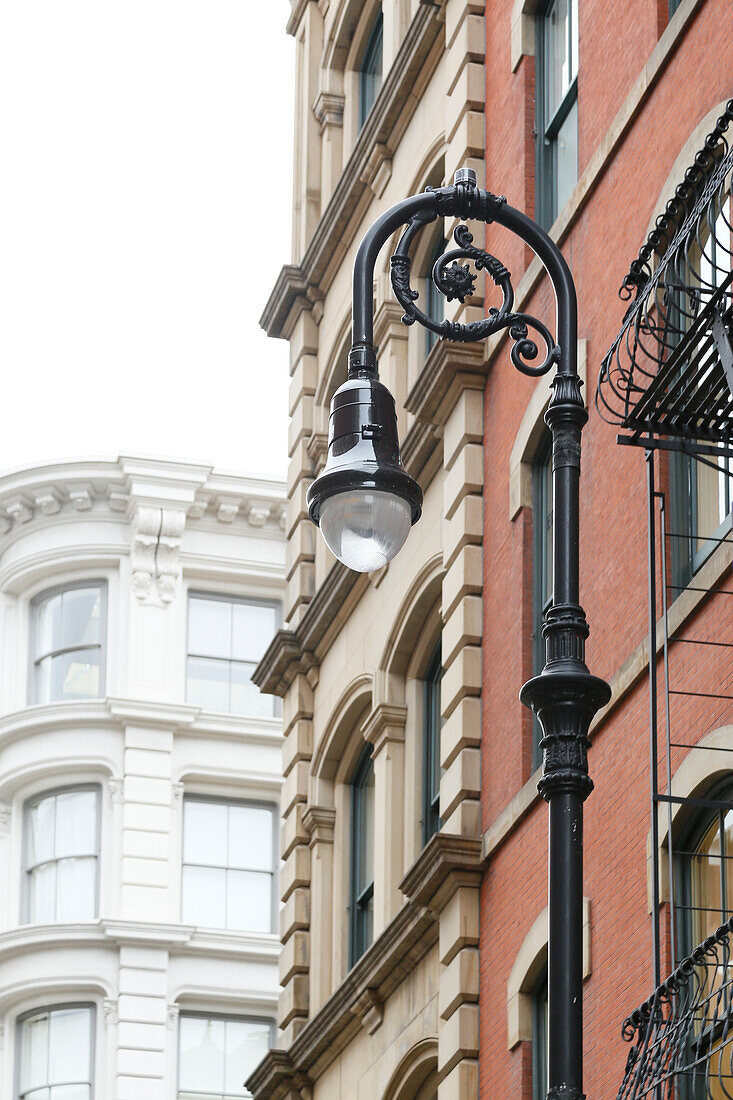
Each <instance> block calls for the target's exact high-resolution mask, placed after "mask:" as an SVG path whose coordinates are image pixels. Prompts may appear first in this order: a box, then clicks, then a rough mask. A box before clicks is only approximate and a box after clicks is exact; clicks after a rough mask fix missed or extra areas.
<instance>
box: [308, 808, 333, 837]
mask: <svg viewBox="0 0 733 1100" xmlns="http://www.w3.org/2000/svg"><path fill="white" fill-rule="evenodd" d="M335 824H336V811H335V810H332V809H330V808H329V807H327V806H309V807H308V808H307V810H306V811H305V812H304V814H303V828H304V829H305V831H306V832H307V833H308V835H309V837H310V838H311V843H313V842H314V841H315V842H317V843H325V844H333V831H334V826H335Z"/></svg>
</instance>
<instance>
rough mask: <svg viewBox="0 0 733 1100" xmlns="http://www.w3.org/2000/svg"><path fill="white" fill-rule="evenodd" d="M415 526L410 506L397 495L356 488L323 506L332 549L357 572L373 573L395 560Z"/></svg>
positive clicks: (322, 521)
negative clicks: (413, 525) (412, 527)
mask: <svg viewBox="0 0 733 1100" xmlns="http://www.w3.org/2000/svg"><path fill="white" fill-rule="evenodd" d="M411 526H412V509H411V507H410V505H409V503H408V502H407V501H406V500H404V499H403V498H402V497H400V496H397V495H396V494H394V493H386V492H381V491H379V490H376V489H352V490H350V491H347V492H342V493H335V494H334V495H333V496H332V497H328V498H327V499H326V500H324V501H323V504H322V505H321V515H320V528H321V533H322V535H323V537H324V539H325V540H326V544H327V546H328V548H329V550H330V551H331V552H332V553H333V554H335V556H336V557H337V558H338V560H339V561H340V562H343V564H344V565H346V566H348V568H349V569H353V570H355V571H356V572H357V573H373V572H374V570H375V569H381V567H382V566H383V565H386V564H387V562H388V561H391V560H392V558H393V557H394V556H395V554H396V553H398V551H399V550H401V549H402V547H403V546H404V544H405V540H406V538H407V536H408V535H409V533H410V527H411Z"/></svg>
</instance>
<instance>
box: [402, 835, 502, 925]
mask: <svg viewBox="0 0 733 1100" xmlns="http://www.w3.org/2000/svg"><path fill="white" fill-rule="evenodd" d="M481 849H482V843H481V838H480V837H469V836H459V835H453V834H451V833H440V832H439V833H436V834H435V836H433V837H431V839H430V840H429V841H428V843H427V844H426V845H425V847H424V848H423V850H422V852H421V853H420V855H419V856H418V858H417V859H416V861H415V862H414V863H413V865H412V867H411V868H410V870H409V871H408V872H407V874H406V875H405V877H404V878H403V879H402V882H401V883H400V890H401V891H402V893H403V894H405V896H406V897H408V898H409V899H410V902H411V903H413V904H418V905H421V906H424V907H425V908H427V909H430V910H432V911H433V912H435V913H440V912H441V910H442V909H443V907H444V906H445V903H446V902H447V901H448V899H449V898H450V897H451V896H452V895H453V894H454V893H455V891H456V890H457V889H458V887H459V886H475V887H478V886H479V884H480V882H481V876H482V874H483V865H482V850H481Z"/></svg>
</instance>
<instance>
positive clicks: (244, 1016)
mask: <svg viewBox="0 0 733 1100" xmlns="http://www.w3.org/2000/svg"><path fill="white" fill-rule="evenodd" d="M183 1019H194V1020H223V1021H224V1022H232V1023H235V1024H238V1023H253V1024H267V1025H268V1026H269V1029H270V1040H269V1046H268V1049H269V1050H272V1048H273V1046H274V1045H275V1021H274V1020H273V1019H272V1017H271V1016H258V1015H257V1014H256V1013H249V1012H202V1011H198V1010H194V1009H191V1010H186V1011H185V1012H179V1013H178V1029H177V1044H176V1045H177V1057H176V1100H178V1098H179V1097H180V1094H181V1020H183ZM242 1086H244V1082H242ZM211 1095H212V1097H213V1098H214V1100H219V1096H220V1095H224V1096H226V1093H223V1094H220V1093H215V1092H214V1093H212V1094H211ZM251 1095H252V1094H251V1093H250V1092H244V1093H242V1096H243V1097H246V1096H251Z"/></svg>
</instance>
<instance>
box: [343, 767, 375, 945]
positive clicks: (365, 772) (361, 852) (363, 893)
mask: <svg viewBox="0 0 733 1100" xmlns="http://www.w3.org/2000/svg"><path fill="white" fill-rule="evenodd" d="M349 908H350V911H351V942H350V965H351V966H353V965H354V963H355V962H356V961H357V960H358V959H360V958H361V956H362V955H363V954H364V952H365V951H366V949H367V947H369V945H370V944H371V942H372V939H373V936H374V764H373V762H372V758H371V746H370V745H369V746H367V748H366V749H365V750H364V752H363V754H362V756H361V759H360V761H359V764H358V765H357V768H356V771H355V773H354V778H353V780H352V783H351V899H350V906H349Z"/></svg>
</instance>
